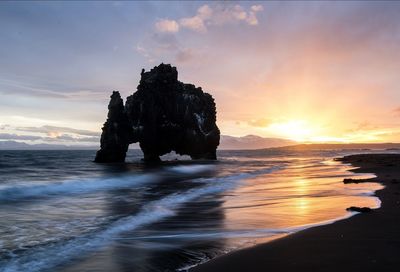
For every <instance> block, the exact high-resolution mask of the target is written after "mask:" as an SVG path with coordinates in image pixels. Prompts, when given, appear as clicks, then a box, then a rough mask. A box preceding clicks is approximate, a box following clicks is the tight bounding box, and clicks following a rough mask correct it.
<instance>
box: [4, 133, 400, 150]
mask: <svg viewBox="0 0 400 272" xmlns="http://www.w3.org/2000/svg"><path fill="white" fill-rule="evenodd" d="M279 147H285V148H287V149H291V150H298V151H300V150H327V149H354V150H361V149H381V150H384V149H386V150H400V144H398V143H372V144H357V143H356V144H298V143H296V142H294V141H290V140H285V139H279V138H263V137H260V136H256V135H247V136H243V137H233V136H228V135H221V143H220V145H219V147H218V149H232V150H234V149H236V150H237V149H263V148H279ZM130 148H131V149H138V148H139V145H138V144H132V145H131V146H130ZM97 149H99V146H96V145H91V146H82V145H61V144H26V143H23V142H17V141H0V150H97Z"/></svg>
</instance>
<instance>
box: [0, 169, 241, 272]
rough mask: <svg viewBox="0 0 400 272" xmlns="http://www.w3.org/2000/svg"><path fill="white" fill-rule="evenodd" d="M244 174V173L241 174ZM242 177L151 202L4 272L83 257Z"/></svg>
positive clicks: (38, 251)
mask: <svg viewBox="0 0 400 272" xmlns="http://www.w3.org/2000/svg"><path fill="white" fill-rule="evenodd" d="M239 176H240V175H239ZM240 179H241V178H240V177H238V176H230V177H224V178H220V179H219V180H220V182H219V183H216V184H215V183H212V184H211V185H206V186H203V187H200V188H196V189H191V190H188V191H186V192H184V193H180V194H172V195H169V196H167V197H164V198H162V199H160V200H157V201H154V202H150V203H149V204H147V205H145V206H144V207H143V208H142V210H141V211H140V212H139V213H138V214H136V215H132V216H127V217H124V218H122V219H119V220H117V221H115V222H114V223H112V224H111V225H110V226H109V227H108V228H107V229H105V230H103V231H101V232H98V233H95V234H92V235H88V236H85V237H78V238H75V239H71V240H69V241H68V242H66V243H63V244H60V243H59V244H55V245H53V246H47V247H43V248H34V249H33V250H32V251H30V252H27V253H26V254H24V255H22V256H20V257H16V258H14V259H12V260H11V261H10V262H9V263H7V264H5V265H4V266H3V267H2V271H5V272H15V271H31V272H34V271H41V270H44V269H50V268H53V267H55V266H57V265H60V264H62V263H64V262H66V261H68V260H70V259H73V258H76V257H81V256H83V255H85V254H87V253H89V252H92V251H95V250H98V249H100V248H102V247H104V246H105V245H107V244H108V243H109V242H110V241H111V240H112V239H113V238H115V237H116V236H117V235H119V234H121V233H124V232H127V231H133V230H135V229H137V228H139V227H141V226H144V225H147V224H151V223H154V222H157V221H159V220H162V219H164V218H166V217H168V216H171V215H174V214H175V212H174V211H175V210H176V209H177V208H178V207H179V206H180V205H182V204H184V203H187V202H189V201H192V200H194V199H196V198H198V197H201V196H204V195H213V194H218V193H221V192H224V191H226V190H228V189H232V188H233V187H235V186H236V185H237V184H238V181H239V180H240Z"/></svg>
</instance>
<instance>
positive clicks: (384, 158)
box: [190, 154, 400, 272]
mask: <svg viewBox="0 0 400 272" xmlns="http://www.w3.org/2000/svg"><path fill="white" fill-rule="evenodd" d="M341 160H342V161H343V162H345V163H351V164H352V165H353V166H355V167H358V168H357V169H354V172H363V173H375V174H376V175H377V177H376V178H374V179H370V180H367V181H375V182H380V183H382V184H383V185H384V186H385V188H384V189H382V190H380V191H377V192H376V196H377V197H378V198H379V199H380V200H381V201H382V205H381V207H380V208H379V209H376V210H372V211H370V212H366V213H360V214H357V215H355V216H353V217H351V218H349V219H346V220H341V221H338V222H335V223H333V224H330V225H324V226H319V227H314V228H310V229H307V230H304V231H301V232H298V233H295V234H293V235H289V236H286V237H284V238H281V239H277V240H274V241H272V242H270V243H266V244H261V245H258V246H255V247H252V248H248V249H243V250H239V251H235V252H232V253H230V254H227V255H224V256H221V257H218V258H216V259H213V260H211V261H209V262H207V263H205V264H202V265H200V266H197V267H195V268H193V269H191V270H190V271H200V272H202V271H205V272H208V271H342V272H343V271H399V265H400V258H399V253H400V155H396V154H364V155H352V156H347V157H344V158H343V159H341ZM347 182H348V181H347ZM358 182H359V181H358ZM356 205H357V204H356V203H355V206H356Z"/></svg>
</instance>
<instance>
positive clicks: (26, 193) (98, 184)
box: [0, 165, 213, 201]
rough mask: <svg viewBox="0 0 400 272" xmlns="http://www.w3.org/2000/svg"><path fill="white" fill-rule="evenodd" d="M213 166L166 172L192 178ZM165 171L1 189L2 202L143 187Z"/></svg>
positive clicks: (157, 178) (171, 169)
mask: <svg viewBox="0 0 400 272" xmlns="http://www.w3.org/2000/svg"><path fill="white" fill-rule="evenodd" d="M212 169H213V168H212V166H207V165H192V166H174V167H170V168H166V169H165V170H164V171H168V172H173V173H176V174H180V175H182V177H191V175H197V174H202V173H205V172H208V171H211V170H212ZM162 178H163V171H160V172H159V173H153V174H142V175H135V176H132V175H124V176H118V177H112V178H96V179H86V180H66V181H63V182H58V183H42V184H34V185H17V186H11V187H5V188H1V189H0V201H16V200H20V199H26V198H35V197H43V196H52V195H61V194H67V195H75V194H87V193H92V192H97V191H106V190H118V189H127V188H133V187H138V186H142V185H143V184H146V183H150V182H157V181H160V180H162Z"/></svg>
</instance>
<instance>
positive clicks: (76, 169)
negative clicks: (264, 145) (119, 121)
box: [0, 150, 381, 271]
mask: <svg viewBox="0 0 400 272" xmlns="http://www.w3.org/2000/svg"><path fill="white" fill-rule="evenodd" d="M369 152H371V151H369ZM349 153H351V152H349V151H346V152H345V151H308V152H298V151H285V150H280V151H278V150H275V151H274V150H267V151H220V152H219V153H218V155H219V161H218V162H192V161H190V160H187V159H185V158H184V157H183V158H182V157H180V158H179V159H180V160H179V161H176V160H175V157H176V156H174V155H168V156H166V157H165V158H164V159H166V160H168V161H167V162H165V163H163V164H162V165H161V166H158V167H146V166H144V165H143V164H142V163H141V162H140V158H141V157H142V154H141V152H140V151H135V150H131V151H130V152H129V155H128V158H127V161H128V162H129V163H126V164H114V165H103V164H95V163H93V162H92V160H93V158H94V155H95V151H0V270H1V271H179V270H180V271H185V270H187V269H188V268H190V267H191V266H194V265H197V264H199V263H201V262H205V261H207V260H209V259H211V258H214V257H216V256H218V255H221V254H224V253H226V252H229V251H231V250H235V249H239V248H243V247H247V246H251V245H254V244H256V243H260V242H264V241H268V240H270V239H274V238H277V237H281V236H283V235H287V234H290V233H292V232H295V231H298V230H301V229H304V228H307V227H310V226H313V225H316V224H323V223H329V222H332V221H334V220H338V219H341V218H345V217H348V216H350V215H351V214H350V213H348V212H346V208H347V207H349V206H368V207H373V208H376V207H379V200H378V199H377V198H375V197H373V192H374V190H377V189H380V188H381V186H380V185H378V184H374V183H362V184H348V185H344V184H343V183H342V180H343V178H348V177H352V176H355V175H356V174H354V173H350V172H349V171H348V170H349V169H350V166H348V165H343V164H341V163H338V162H335V161H333V158H334V157H339V156H342V155H346V154H349ZM353 153H360V152H359V151H358V152H353ZM357 176H359V177H357V178H368V177H372V176H373V175H370V174H362V175H361V174H357Z"/></svg>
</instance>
